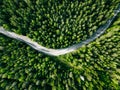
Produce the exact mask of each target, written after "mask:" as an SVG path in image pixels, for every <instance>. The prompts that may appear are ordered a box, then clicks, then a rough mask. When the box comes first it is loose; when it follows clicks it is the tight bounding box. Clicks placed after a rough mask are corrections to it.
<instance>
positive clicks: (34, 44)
mask: <svg viewBox="0 0 120 90" xmlns="http://www.w3.org/2000/svg"><path fill="white" fill-rule="evenodd" d="M119 12H120V5H119V7H118V9H117V10H115V12H114V16H113V17H112V18H111V19H109V20H108V21H107V23H106V24H105V25H104V26H102V27H100V28H98V30H97V31H96V32H95V33H94V34H93V35H92V36H91V37H90V38H89V39H87V40H85V41H82V42H80V43H78V44H75V45H72V46H69V47H67V48H63V49H50V48H46V47H43V46H41V45H39V44H38V43H37V42H34V41H32V40H31V39H30V38H28V37H27V36H23V35H19V34H16V33H14V32H9V31H7V30H5V29H4V28H3V27H0V33H1V34H3V35H5V36H8V37H10V38H13V39H17V40H19V41H22V42H24V43H26V44H28V45H29V46H31V47H32V48H34V49H35V50H37V51H39V52H42V53H44V54H47V55H50V56H59V55H63V54H66V53H70V52H72V51H75V50H77V49H78V48H80V47H82V46H83V45H86V44H88V43H90V42H91V41H93V40H95V39H96V38H98V37H99V36H100V35H102V34H103V33H104V32H105V31H106V30H107V28H108V27H109V26H110V25H111V23H112V22H113V20H114V19H115V17H116V16H117V15H118V13H119Z"/></svg>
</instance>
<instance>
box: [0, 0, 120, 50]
mask: <svg viewBox="0 0 120 90" xmlns="http://www.w3.org/2000/svg"><path fill="white" fill-rule="evenodd" d="M119 2H120V1H118V0H110V1H109V3H108V1H107V0H102V2H101V0H97V1H95V0H89V1H83V0H82V1H80V0H76V1H74V0H64V1H58V0H34V1H33V0H17V1H16V0H2V1H1V3H2V4H1V5H0V8H1V10H0V16H1V17H0V24H2V26H4V27H5V28H6V29H7V30H10V31H13V32H16V33H18V34H22V35H27V36H28V37H30V38H31V39H32V40H34V41H36V42H38V43H39V44H41V45H43V46H46V47H50V48H64V47H67V46H70V45H73V44H75V43H79V42H81V41H83V40H86V39H87V38H89V37H90V36H91V35H92V34H93V33H94V32H95V31H96V30H97V28H98V27H100V26H101V25H103V24H105V22H106V21H107V20H108V19H110V18H111V16H113V10H114V9H115V8H116V6H117V4H118V3H119Z"/></svg>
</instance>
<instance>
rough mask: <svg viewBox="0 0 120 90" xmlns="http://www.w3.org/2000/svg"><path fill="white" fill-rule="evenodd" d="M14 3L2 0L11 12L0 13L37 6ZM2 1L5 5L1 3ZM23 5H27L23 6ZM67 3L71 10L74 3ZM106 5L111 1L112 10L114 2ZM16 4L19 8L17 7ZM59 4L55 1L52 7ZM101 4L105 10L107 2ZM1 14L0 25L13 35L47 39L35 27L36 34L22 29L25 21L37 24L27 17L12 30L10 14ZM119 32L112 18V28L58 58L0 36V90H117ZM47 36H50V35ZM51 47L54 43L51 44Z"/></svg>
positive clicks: (119, 77)
mask: <svg viewBox="0 0 120 90" xmlns="http://www.w3.org/2000/svg"><path fill="white" fill-rule="evenodd" d="M17 1H18V2H19V1H20V2H21V4H20V3H18V2H17ZM17 1H16V0H2V2H0V5H3V3H4V5H6V4H8V5H9V7H11V8H13V10H12V9H9V8H6V10H5V8H4V9H3V8H2V11H0V14H1V13H2V14H3V11H4V10H5V12H6V11H9V10H12V11H14V13H16V12H17V10H22V8H21V7H23V8H24V9H25V10H26V7H29V8H31V10H33V11H34V7H33V6H36V5H33V3H36V4H38V6H40V5H39V3H40V2H39V0H36V2H34V1H32V0H31V1H29V0H23V1H21V0H17ZM54 1H55V0H53V3H52V0H50V2H51V3H52V4H53V6H54ZM5 2H7V3H6V4H5ZM25 2H27V3H29V4H26V3H25ZM46 2H47V0H42V2H41V7H42V5H43V3H46ZM63 2H64V1H62V2H59V3H60V5H61V3H63ZM69 2H71V7H74V6H75V5H76V4H74V3H76V1H69ZM84 2H85V1H84ZM89 2H92V0H89ZM95 2H97V1H95ZM103 2H107V0H103ZM110 2H114V3H112V4H111V8H112V5H113V7H114V6H115V5H116V4H115V2H117V1H116V0H111V1H110ZM10 3H11V4H10ZM17 3H18V4H19V5H21V6H19V5H18V4H17ZM23 3H24V4H23ZM59 3H58V2H56V4H59ZM64 3H68V2H64ZM72 3H73V4H72ZM80 3H83V1H80ZM16 4H17V5H18V6H19V7H20V8H19V9H18V8H17V6H16V7H15V5H16ZM103 4H104V3H103ZM114 4H115V5H114ZM8 5H7V6H8ZM10 5H11V6H10ZM46 5H47V4H46ZM83 5H84V3H83ZM105 5H106V6H104V9H105V10H107V9H106V8H109V7H108V6H109V5H108V4H107V3H106V4H105ZM7 6H6V7H7ZM12 6H13V7H12ZM24 6H26V7H24ZM58 6H59V5H58ZM68 6H69V5H68ZM0 7H1V6H0ZM46 7H47V6H46ZM101 7H102V6H101ZM14 8H16V9H14ZM35 10H36V9H35ZM39 10H40V9H39ZM39 10H38V11H39ZM12 11H9V13H10V12H11V13H12ZM23 11H24V10H23ZM28 11H29V10H28ZM5 12H4V13H5ZM36 12H37V11H36ZM61 12H62V11H61ZM111 12H112V11H111ZM14 13H13V15H18V13H16V14H14ZM19 13H20V12H19ZM34 13H35V12H34ZM34 13H31V18H32V15H33V16H34ZM49 13H50V12H49ZM107 13H109V12H107ZM24 14H25V15H27V14H28V15H29V13H27V12H26V11H24ZM4 15H5V14H4ZM4 15H2V16H0V22H1V24H3V25H4V26H5V27H6V28H8V30H12V31H14V32H16V33H20V34H24V35H28V36H29V35H31V36H32V35H33V36H34V35H35V37H34V38H36V39H37V34H38V36H39V37H42V36H43V37H45V36H46V37H47V34H48V33H47V32H49V31H46V30H45V31H41V33H42V32H43V33H44V34H45V36H44V34H43V35H42V36H41V35H40V33H38V32H37V31H39V30H40V29H39V28H38V27H36V28H37V29H38V30H37V31H34V30H33V29H34V28H35V27H34V28H33V26H31V27H29V26H27V27H26V26H25V28H23V27H24V24H25V22H29V21H30V22H29V23H33V24H35V25H34V26H36V24H38V23H36V22H35V21H31V20H32V19H31V18H30V19H29V20H28V19H26V20H25V17H26V16H25V17H24V18H23V16H22V18H21V19H23V20H20V21H21V23H18V22H17V23H14V24H16V27H17V28H16V27H14V26H13V25H11V23H9V22H14V20H13V19H11V21H9V18H11V16H10V15H12V14H10V15H8V16H9V17H8V18H7V16H4ZM6 15H7V14H6ZM13 15H12V16H13ZM21 15H23V12H22V11H21ZM49 15H50V14H48V15H47V16H48V17H49ZM18 16H19V15H18ZM38 16H40V15H38ZM41 16H42V15H41ZM3 17H6V20H8V21H6V20H5V18H4V19H3ZM108 18H109V17H107V18H106V19H108ZM14 19H15V21H16V19H20V18H19V17H18V18H17V16H15V18H14ZM81 19H82V18H81ZM33 20H34V19H33ZM91 20H93V21H95V20H94V19H93V18H91ZM34 22H35V23H34ZM40 23H41V22H40ZM48 23H49V22H48ZM68 23H69V22H68ZM18 24H20V25H18ZM91 24H92V23H91ZM25 25H26V24H25ZM45 25H47V24H45ZM43 26H44V25H43ZM96 26H97V25H96ZM98 26H99V25H98ZM27 28H30V29H27ZM32 28H33V29H32ZM73 28H74V27H73ZM94 28H95V26H94ZM24 30H28V31H24ZM88 30H89V29H88ZM81 31H82V30H81ZM23 32H24V33H23ZM60 32H61V31H60V30H59V29H57V30H56V33H55V35H57V34H59V33H60ZM91 32H92V31H91ZM119 32H120V15H119V16H118V17H117V18H116V20H115V22H114V23H113V25H112V26H111V27H110V28H109V29H108V30H107V31H106V33H105V34H104V35H102V36H101V37H99V38H98V39H96V40H95V41H93V42H91V43H90V44H88V45H86V46H83V47H82V48H80V49H79V50H77V51H75V52H72V53H69V54H66V55H63V56H59V57H51V56H46V55H44V54H42V53H39V52H37V51H35V50H33V49H32V48H31V47H29V46H28V45H26V44H25V43H22V42H20V41H17V40H13V39H10V38H8V37H6V36H4V35H1V34H0V47H3V49H2V50H0V89H1V90H2V89H3V90H24V89H27V90H119V89H120V83H118V82H119V81H120V43H119V42H120V33H119ZM70 33H71V32H70ZM81 34H82V33H81ZM51 35H53V33H52V32H51ZM48 36H49V35H48ZM60 36H61V34H60ZM62 39H65V37H61V40H62ZM76 40H77V39H76ZM58 42H59V41H58ZM61 42H62V41H61ZM51 44H54V43H53V42H51ZM56 44H57V43H55V45H56ZM58 45H60V44H58ZM69 45H70V44H69Z"/></svg>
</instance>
